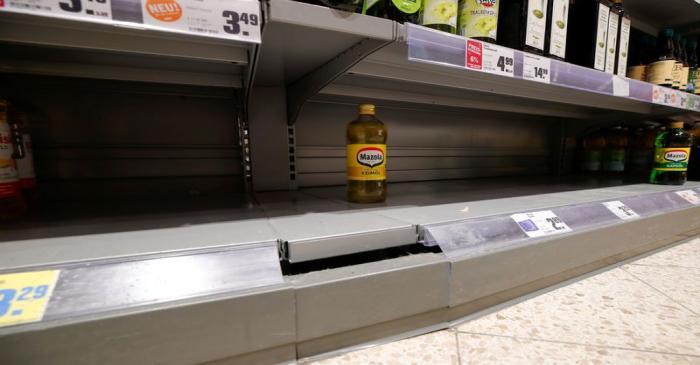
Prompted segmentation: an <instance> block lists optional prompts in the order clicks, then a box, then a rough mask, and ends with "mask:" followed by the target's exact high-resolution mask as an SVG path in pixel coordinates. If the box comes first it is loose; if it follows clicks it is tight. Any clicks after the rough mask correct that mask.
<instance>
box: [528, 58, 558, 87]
mask: <svg viewBox="0 0 700 365" xmlns="http://www.w3.org/2000/svg"><path fill="white" fill-rule="evenodd" d="M551 68H552V61H551V60H550V59H549V58H547V57H540V56H535V55H532V54H529V53H523V78H524V79H526V80H532V81H537V82H543V83H545V84H549V82H550V81H549V80H550V73H551V72H552V71H551Z"/></svg>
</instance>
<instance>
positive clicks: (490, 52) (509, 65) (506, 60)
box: [483, 42, 515, 77]
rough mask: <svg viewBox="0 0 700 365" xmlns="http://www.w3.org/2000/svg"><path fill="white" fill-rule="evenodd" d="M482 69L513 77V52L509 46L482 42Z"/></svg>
mask: <svg viewBox="0 0 700 365" xmlns="http://www.w3.org/2000/svg"><path fill="white" fill-rule="evenodd" d="M483 60H484V61H483V64H484V71H486V72H488V73H492V74H497V75H502V76H510V77H513V71H514V70H515V67H514V66H515V65H514V64H515V52H514V51H513V50H512V49H510V48H505V47H500V46H496V45H494V44H491V43H486V42H484V58H483Z"/></svg>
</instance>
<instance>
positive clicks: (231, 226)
mask: <svg viewBox="0 0 700 365" xmlns="http://www.w3.org/2000/svg"><path fill="white" fill-rule="evenodd" d="M686 187H687V188H695V187H700V183H698V182H688V183H687V184H686ZM678 189H679V187H678V186H657V185H650V184H632V183H631V182H630V181H625V180H624V179H622V178H619V179H616V178H596V177H580V176H572V177H567V178H554V177H517V178H484V179H473V180H451V181H428V182H410V183H395V184H390V186H389V197H388V199H387V201H386V202H385V203H380V204H368V205H363V204H352V203H348V202H346V201H345V200H344V195H345V188H344V187H343V186H336V187H321V188H308V189H302V190H300V191H297V192H270V193H259V194H257V195H256V200H257V203H256V204H250V203H247V202H230V203H229V204H230V205H229V206H228V207H227V208H226V209H219V210H206V209H205V210H198V209H191V207H190V209H188V208H187V207H179V208H177V207H173V206H165V207H164V211H162V212H160V213H158V214H156V213H150V214H149V215H130V214H129V211H128V210H122V211H121V212H120V214H117V215H114V216H113V217H111V218H108V219H103V218H99V217H97V218H87V217H83V216H76V217H75V218H74V219H68V218H65V219H64V220H58V221H57V220H50V219H49V220H41V219H38V220H36V221H33V222H26V223H25V224H24V225H23V226H21V227H19V228H16V229H13V230H9V231H5V232H3V234H1V235H0V267H3V268H19V267H28V266H37V265H39V266H40V265H47V264H59V263H65V262H75V261H82V260H94V259H104V258H112V257H123V256H133V255H141V254H150V253H159V252H170V251H178V250H183V249H193V248H211V247H218V246H223V245H232V244H233V245H236V244H252V243H270V242H277V241H280V242H282V243H283V245H282V246H283V248H284V249H285V250H286V252H285V253H286V255H288V258H289V259H290V261H291V262H301V261H308V260H315V259H322V258H328V257H334V256H340V255H345V254H352V253H357V252H365V251H371V250H377V249H382V248H387V247H395V246H402V245H408V244H415V243H416V242H417V241H418V227H419V226H425V225H429V224H438V223H445V222H453V221H460V220H468V219H473V218H479V217H484V216H492V215H499V214H507V213H517V212H527V211H532V210H537V209H545V208H550V207H560V206H567V205H572V204H581V203H586V202H596V201H601V200H617V199H621V198H624V197H629V196H635V195H643V194H646V193H651V192H660V191H672V190H678ZM151 204H155V203H154V202H151ZM72 209H76V208H72ZM80 209H84V207H80ZM124 209H126V208H124ZM176 209H177V210H176ZM199 209H202V207H199ZM61 214H63V215H68V214H70V211H66V210H64V211H62V213H61ZM152 228H157V229H152ZM94 232H102V233H99V234H90V233H94ZM105 232H111V233H105ZM42 237H43V238H42Z"/></svg>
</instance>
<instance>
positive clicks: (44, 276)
mask: <svg viewBox="0 0 700 365" xmlns="http://www.w3.org/2000/svg"><path fill="white" fill-rule="evenodd" d="M58 275H59V270H49V271H33V272H23V273H16V274H4V275H0V327H4V326H11V325H16V324H20V323H28V322H36V321H40V320H41V319H42V318H43V317H44V312H45V311H46V306H47V305H48V304H49V300H50V299H51V294H52V293H53V290H54V287H55V286H56V281H57V280H58Z"/></svg>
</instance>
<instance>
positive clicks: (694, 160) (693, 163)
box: [688, 122, 700, 181]
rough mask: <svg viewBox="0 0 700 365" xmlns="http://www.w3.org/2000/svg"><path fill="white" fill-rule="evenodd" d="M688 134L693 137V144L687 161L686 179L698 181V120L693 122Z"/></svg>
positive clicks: (699, 134) (699, 124) (699, 169)
mask: <svg viewBox="0 0 700 365" xmlns="http://www.w3.org/2000/svg"><path fill="white" fill-rule="evenodd" d="M690 135H691V136H692V137H693V145H692V147H691V148H690V161H688V180H694V181H700V122H695V125H694V126H693V129H691V130H690Z"/></svg>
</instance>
